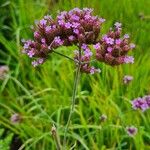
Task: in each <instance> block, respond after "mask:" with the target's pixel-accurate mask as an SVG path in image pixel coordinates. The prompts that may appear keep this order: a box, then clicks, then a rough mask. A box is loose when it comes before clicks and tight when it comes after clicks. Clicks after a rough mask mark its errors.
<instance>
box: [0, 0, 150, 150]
mask: <svg viewBox="0 0 150 150" xmlns="http://www.w3.org/2000/svg"><path fill="white" fill-rule="evenodd" d="M74 7H79V8H84V7H90V8H94V14H95V15H99V16H101V17H103V18H105V19H106V22H105V24H104V25H103V27H102V31H101V34H104V33H105V32H107V31H108V29H109V28H110V27H111V26H113V24H114V23H115V22H116V21H119V22H121V23H122V24H123V33H129V35H130V36H131V39H132V42H134V43H135V44H136V49H135V50H134V51H133V52H131V54H132V55H134V57H135V63H134V64H133V65H123V66H119V67H110V66H107V65H105V64H102V63H98V64H96V65H97V66H99V67H100V68H101V70H102V73H101V74H97V75H94V76H92V75H85V74H82V75H81V79H80V81H81V82H80V86H79V90H78V95H77V103H76V104H77V105H76V111H75V114H74V116H73V118H72V122H71V126H70V131H69V135H68V139H69V140H68V149H69V148H70V147H71V146H73V145H75V148H74V149H77V150H78V149H79V150H83V149H86V150H106V149H107V150H129V149H131V150H134V149H137V150H149V149H150V126H149V124H150V115H149V112H150V111H149V110H148V111H146V112H144V113H142V112H140V111H133V110H132V108H131V104H130V100H132V99H134V98H136V97H138V96H144V95H146V94H150V36H149V33H150V9H149V8H150V0H92V1H91V0H28V1H27V0H1V1H0V65H5V66H8V67H9V71H8V72H7V74H6V75H5V78H4V79H3V80H0V128H3V129H5V132H6V133H7V134H4V135H8V134H10V137H11V136H13V138H12V139H13V140H12V141H11V144H10V147H11V149H14V150H15V149H19V147H20V149H19V150H22V149H25V150H50V149H51V150H53V149H55V143H54V141H53V139H52V137H51V134H50V130H51V127H52V124H53V123H55V124H56V126H57V129H58V133H59V135H60V139H62V138H63V131H64V125H65V124H66V121H67V117H68V112H69V106H70V99H71V95H72V86H73V79H74V64H72V63H71V62H70V61H68V60H66V59H64V58H61V57H60V56H57V55H55V54H52V55H50V58H49V61H47V62H46V63H45V64H43V65H42V66H41V67H39V68H33V67H32V66H31V62H30V60H29V59H28V58H27V57H26V56H24V55H23V54H22V53H21V49H22V44H21V39H22V38H25V39H28V38H31V39H32V38H33V33H32V29H31V27H32V25H33V24H34V22H35V20H40V19H41V18H42V17H43V16H44V15H46V14H51V15H52V16H53V17H55V16H56V14H57V13H58V12H60V11H64V10H70V9H72V8H74ZM75 48H76V47H69V48H66V47H62V48H59V49H58V50H59V51H60V52H62V53H65V54H67V55H69V56H70V57H71V56H72V54H73V50H74V49H75ZM126 74H129V75H132V76H133V77H134V80H133V81H132V83H130V84H129V85H124V84H123V83H122V78H123V76H124V75H126ZM14 114H19V115H20V120H18V122H17V123H16V122H15V123H14V122H12V120H10V118H11V117H12V115H14ZM102 114H106V115H107V118H108V119H107V120H106V121H105V122H104V123H100V121H99V116H100V115H102ZM128 125H134V126H136V127H137V128H138V133H137V135H136V136H135V137H134V138H130V137H128V135H127V134H126V132H125V127H126V126H128ZM1 139H3V140H4V139H5V138H4V136H2V137H1V138H0V142H2V140H1ZM11 145H13V147H12V146H11ZM0 146H1V144H0Z"/></svg>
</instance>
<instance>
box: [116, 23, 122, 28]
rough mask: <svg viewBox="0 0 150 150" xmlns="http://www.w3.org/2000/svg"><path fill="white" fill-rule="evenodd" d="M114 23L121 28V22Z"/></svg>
mask: <svg viewBox="0 0 150 150" xmlns="http://www.w3.org/2000/svg"><path fill="white" fill-rule="evenodd" d="M114 25H115V27H116V28H121V26H122V24H121V23H119V22H116V23H115V24H114Z"/></svg>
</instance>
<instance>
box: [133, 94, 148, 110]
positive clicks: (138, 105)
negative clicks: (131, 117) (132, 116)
mask: <svg viewBox="0 0 150 150" xmlns="http://www.w3.org/2000/svg"><path fill="white" fill-rule="evenodd" d="M131 103H132V108H133V109H135V110H136V109H139V110H142V111H146V110H147V109H149V108H150V95H147V96H144V97H138V98H136V99H134V100H133V101H132V102H131Z"/></svg>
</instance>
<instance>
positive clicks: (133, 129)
mask: <svg viewBox="0 0 150 150" xmlns="http://www.w3.org/2000/svg"><path fill="white" fill-rule="evenodd" d="M137 131H138V129H137V128H136V127H134V126H128V127H126V132H127V134H128V135H129V136H131V137H133V136H135V135H136V134H137Z"/></svg>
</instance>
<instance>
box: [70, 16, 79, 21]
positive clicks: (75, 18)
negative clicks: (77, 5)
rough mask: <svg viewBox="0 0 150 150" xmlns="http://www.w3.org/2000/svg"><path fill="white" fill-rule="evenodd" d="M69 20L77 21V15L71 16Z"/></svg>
mask: <svg viewBox="0 0 150 150" xmlns="http://www.w3.org/2000/svg"><path fill="white" fill-rule="evenodd" d="M71 19H72V20H74V21H79V19H80V17H79V16H77V15H72V16H71Z"/></svg>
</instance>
